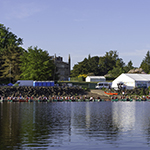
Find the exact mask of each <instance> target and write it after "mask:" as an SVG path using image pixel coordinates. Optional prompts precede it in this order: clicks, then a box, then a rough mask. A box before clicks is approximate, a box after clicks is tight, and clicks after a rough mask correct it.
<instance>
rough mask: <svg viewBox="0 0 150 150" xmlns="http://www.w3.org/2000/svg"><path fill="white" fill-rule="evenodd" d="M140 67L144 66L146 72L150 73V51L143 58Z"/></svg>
mask: <svg viewBox="0 0 150 150" xmlns="http://www.w3.org/2000/svg"><path fill="white" fill-rule="evenodd" d="M140 68H142V69H143V70H144V71H145V72H146V73H150V51H148V52H147V53H146V56H145V58H144V59H143V61H142V63H141V65H140Z"/></svg>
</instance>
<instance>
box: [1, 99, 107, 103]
mask: <svg viewBox="0 0 150 150" xmlns="http://www.w3.org/2000/svg"><path fill="white" fill-rule="evenodd" d="M101 101H105V100H104V99H92V100H91V99H67V100H66V99H65V100H64V99H51V100H49V99H43V100H41V99H40V100H25V99H19V100H0V102H101Z"/></svg>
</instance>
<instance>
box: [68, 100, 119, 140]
mask: <svg viewBox="0 0 150 150" xmlns="http://www.w3.org/2000/svg"><path fill="white" fill-rule="evenodd" d="M71 120H72V121H71V123H72V124H71V127H72V128H74V133H75V134H80V135H83V136H88V137H89V138H94V139H95V140H97V141H99V140H110V141H116V140H117V137H118V135H117V134H118V128H117V126H114V125H113V121H112V103H110V102H100V103H77V104H76V106H75V107H74V109H72V116H71Z"/></svg>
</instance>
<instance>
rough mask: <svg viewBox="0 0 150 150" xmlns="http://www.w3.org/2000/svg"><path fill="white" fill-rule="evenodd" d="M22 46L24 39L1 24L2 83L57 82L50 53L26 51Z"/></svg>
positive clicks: (0, 63) (33, 49) (35, 48)
mask: <svg viewBox="0 0 150 150" xmlns="http://www.w3.org/2000/svg"><path fill="white" fill-rule="evenodd" d="M22 44H23V39H21V38H18V37H17V36H16V35H15V34H13V33H12V32H10V31H9V28H6V27H5V26H4V25H3V24H0V83H9V82H12V83H14V82H15V81H17V80H19V79H22V80H43V81H45V80H53V79H56V80H57V79H58V75H57V74H56V66H55V64H54V61H53V60H52V57H51V56H49V53H48V52H47V51H45V50H42V49H40V48H38V47H29V48H28V49H27V50H25V49H24V48H22V47H21V45H22Z"/></svg>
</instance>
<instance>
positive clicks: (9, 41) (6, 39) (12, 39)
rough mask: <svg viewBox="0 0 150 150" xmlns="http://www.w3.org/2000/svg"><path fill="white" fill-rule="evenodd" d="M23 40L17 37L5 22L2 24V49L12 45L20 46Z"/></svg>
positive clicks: (0, 41) (0, 42)
mask: <svg viewBox="0 0 150 150" xmlns="http://www.w3.org/2000/svg"><path fill="white" fill-rule="evenodd" d="M22 42H23V40H22V39H21V38H17V36H16V35H15V34H13V33H12V32H10V31H9V28H6V27H5V26H4V25H3V24H0V49H1V50H3V48H6V47H8V46H10V45H14V46H19V45H21V44H22Z"/></svg>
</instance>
